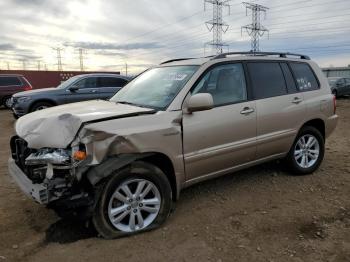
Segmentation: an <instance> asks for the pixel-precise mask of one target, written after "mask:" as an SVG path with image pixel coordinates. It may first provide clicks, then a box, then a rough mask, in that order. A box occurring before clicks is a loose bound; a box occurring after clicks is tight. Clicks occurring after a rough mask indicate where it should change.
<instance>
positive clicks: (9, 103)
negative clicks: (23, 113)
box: [3, 96, 12, 109]
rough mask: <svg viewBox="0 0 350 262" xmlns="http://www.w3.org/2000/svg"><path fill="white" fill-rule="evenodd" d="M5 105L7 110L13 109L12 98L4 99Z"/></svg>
mask: <svg viewBox="0 0 350 262" xmlns="http://www.w3.org/2000/svg"><path fill="white" fill-rule="evenodd" d="M3 105H4V106H5V108H7V109H10V108H11V106H12V103H11V97H10V96H8V97H5V98H4V100H3Z"/></svg>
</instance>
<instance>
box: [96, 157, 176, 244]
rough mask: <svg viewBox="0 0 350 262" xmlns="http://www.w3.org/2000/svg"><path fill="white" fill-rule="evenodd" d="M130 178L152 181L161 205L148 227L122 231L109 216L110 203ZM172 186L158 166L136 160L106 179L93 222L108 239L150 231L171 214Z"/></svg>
mask: <svg viewBox="0 0 350 262" xmlns="http://www.w3.org/2000/svg"><path fill="white" fill-rule="evenodd" d="M129 179H146V180H149V181H151V182H152V183H153V184H154V185H155V186H156V187H157V188H158V190H159V192H160V195H161V206H160V210H159V213H158V215H157V217H156V219H155V220H154V221H153V222H152V224H151V225H149V226H148V227H147V228H145V229H142V230H139V231H136V232H131V233H129V232H122V231H119V230H118V229H117V228H115V227H114V226H113V225H112V223H111V222H110V220H109V217H108V204H109V201H110V198H111V196H112V195H113V193H114V192H115V190H116V189H117V188H118V187H119V185H121V184H122V183H124V182H125V181H126V180H129ZM171 196H172V192H171V186H170V183H169V181H168V179H167V178H166V176H165V174H164V173H163V172H162V171H161V170H160V169H159V168H157V167H156V166H154V165H151V164H148V163H145V162H135V163H133V164H132V165H130V166H128V167H126V168H123V169H122V170H119V171H115V172H113V173H112V174H111V176H110V178H109V180H108V181H105V183H104V185H103V186H102V188H101V192H100V194H99V196H98V199H97V205H96V207H95V210H94V214H93V224H94V226H95V228H96V230H97V231H98V232H99V233H100V235H101V236H102V237H104V238H106V239H113V238H118V237H123V236H127V235H132V234H135V233H141V232H144V231H149V230H151V229H154V228H157V227H159V226H160V225H161V224H162V223H163V222H164V221H165V220H166V219H167V217H168V216H169V214H170V210H171V206H172V199H171Z"/></svg>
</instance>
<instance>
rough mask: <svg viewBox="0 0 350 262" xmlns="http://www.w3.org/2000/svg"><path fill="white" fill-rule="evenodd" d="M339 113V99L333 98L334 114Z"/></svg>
mask: <svg viewBox="0 0 350 262" xmlns="http://www.w3.org/2000/svg"><path fill="white" fill-rule="evenodd" d="M336 111H337V98H336V97H335V96H333V114H335V112H336Z"/></svg>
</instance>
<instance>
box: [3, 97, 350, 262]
mask: <svg viewBox="0 0 350 262" xmlns="http://www.w3.org/2000/svg"><path fill="white" fill-rule="evenodd" d="M337 112H338V114H339V116H340V121H339V124H338V127H337V129H336V131H335V133H333V135H332V136H331V137H330V138H329V139H328V141H327V145H326V148H327V150H326V155H325V159H324V162H323V164H322V165H321V167H320V169H319V170H318V171H317V172H316V173H314V174H313V175H310V176H303V177H294V176H290V175H288V174H287V173H285V172H283V171H281V170H282V167H281V164H279V163H275V162H274V163H268V164H265V165H260V166H257V167H254V168H250V169H248V170H245V171H242V172H238V173H236V174H234V175H228V176H224V177H221V178H219V179H215V180H211V181H207V182H205V183H202V184H199V185H196V186H193V187H191V188H188V189H186V190H184V191H183V192H182V195H181V198H180V200H179V201H178V203H177V208H176V210H175V212H174V213H173V214H172V216H171V217H170V218H169V219H168V221H167V222H166V224H165V225H163V226H162V228H160V229H158V230H155V231H152V232H148V233H144V234H139V235H137V236H134V237H128V238H123V239H117V240H109V241H107V240H103V239H100V238H98V237H97V236H96V234H95V233H94V232H93V231H91V230H88V229H86V228H85V227H84V225H83V224H81V223H73V222H70V221H62V220H59V219H58V217H57V216H56V215H55V214H54V213H53V212H52V211H50V210H47V209H45V208H44V207H43V206H40V205H38V204H35V203H34V202H33V201H31V200H29V199H27V198H26V197H25V196H24V195H23V194H22V193H21V192H20V190H19V189H18V188H17V186H16V185H15V184H14V183H11V181H10V178H9V176H8V174H7V159H8V156H9V146H8V144H9V138H10V137H11V135H12V134H13V124H14V120H13V118H12V115H11V114H10V112H9V111H7V110H5V109H0V121H1V122H0V134H1V136H0V262H1V261H38V262H40V261H50V262H55V261H59V262H62V261H65V262H69V261H74V262H77V261H94V262H96V261H126V260H128V261H215V262H219V261H350V154H349V148H350V99H340V100H339V101H338V111H337Z"/></svg>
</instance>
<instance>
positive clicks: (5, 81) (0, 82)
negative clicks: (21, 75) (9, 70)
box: [0, 76, 22, 86]
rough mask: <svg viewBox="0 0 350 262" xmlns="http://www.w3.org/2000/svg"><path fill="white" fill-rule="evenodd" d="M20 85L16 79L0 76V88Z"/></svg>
mask: <svg viewBox="0 0 350 262" xmlns="http://www.w3.org/2000/svg"><path fill="white" fill-rule="evenodd" d="M21 84H22V83H21V81H20V80H19V79H18V77H13V76H12V77H11V76H0V86H20V85H21Z"/></svg>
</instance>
